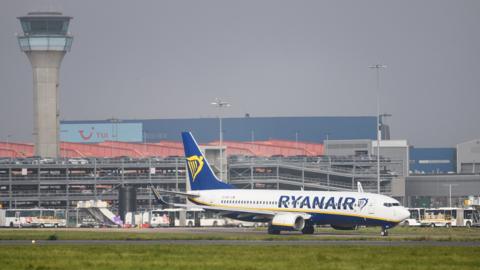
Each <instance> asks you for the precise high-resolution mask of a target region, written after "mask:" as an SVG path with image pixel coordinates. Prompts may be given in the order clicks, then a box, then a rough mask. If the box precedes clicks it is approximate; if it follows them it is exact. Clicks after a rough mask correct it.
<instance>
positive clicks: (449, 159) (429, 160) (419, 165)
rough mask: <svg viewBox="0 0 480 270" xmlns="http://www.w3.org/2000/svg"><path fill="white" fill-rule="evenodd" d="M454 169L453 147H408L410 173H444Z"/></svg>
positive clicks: (454, 153) (454, 156) (454, 150)
mask: <svg viewBox="0 0 480 270" xmlns="http://www.w3.org/2000/svg"><path fill="white" fill-rule="evenodd" d="M455 171H456V149H455V148H414V147H411V148H410V172H411V173H412V174H445V173H452V172H455Z"/></svg>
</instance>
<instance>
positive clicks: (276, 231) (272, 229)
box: [268, 225, 280, 234]
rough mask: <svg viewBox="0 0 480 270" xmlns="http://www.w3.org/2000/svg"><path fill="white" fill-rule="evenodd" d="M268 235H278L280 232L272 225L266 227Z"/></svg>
mask: <svg viewBox="0 0 480 270" xmlns="http://www.w3.org/2000/svg"><path fill="white" fill-rule="evenodd" d="M268 234H280V230H278V229H275V228H274V227H273V226H272V225H270V226H268Z"/></svg>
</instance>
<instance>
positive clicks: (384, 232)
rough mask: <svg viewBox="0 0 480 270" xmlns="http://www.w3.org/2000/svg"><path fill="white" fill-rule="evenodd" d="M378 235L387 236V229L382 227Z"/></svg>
mask: <svg viewBox="0 0 480 270" xmlns="http://www.w3.org/2000/svg"><path fill="white" fill-rule="evenodd" d="M380 235H381V236H388V230H387V228H383V227H382V231H381V232H380Z"/></svg>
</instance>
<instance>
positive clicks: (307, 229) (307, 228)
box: [302, 225, 315, 234]
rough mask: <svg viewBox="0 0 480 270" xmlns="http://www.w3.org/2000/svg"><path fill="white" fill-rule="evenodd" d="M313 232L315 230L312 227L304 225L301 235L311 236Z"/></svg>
mask: <svg viewBox="0 0 480 270" xmlns="http://www.w3.org/2000/svg"><path fill="white" fill-rule="evenodd" d="M314 232H315V228H314V227H313V226H312V225H305V227H303V229H302V233H303V234H313V233H314Z"/></svg>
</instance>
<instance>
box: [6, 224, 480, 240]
mask: <svg viewBox="0 0 480 270" xmlns="http://www.w3.org/2000/svg"><path fill="white" fill-rule="evenodd" d="M389 232H390V235H389V236H388V237H381V236H379V229H378V228H361V229H359V230H355V231H337V230H333V229H330V228H320V229H317V231H316V233H315V235H302V234H298V233H293V234H292V233H290V234H288V235H268V234H267V233H266V231H265V229H259V230H253V229H246V230H245V231H242V232H236V233H232V232H228V231H225V232H210V231H208V230H205V231H202V230H201V229H199V231H197V232H188V231H180V232H179V231H175V230H173V231H172V230H169V229H168V228H167V229H162V230H154V229H141V230H133V229H126V230H111V229H96V230H75V229H72V230H64V229H43V230H41V229H0V240H32V239H35V240H48V239H51V238H55V239H60V240H279V241H289V240H312V241H314V240H332V241H334V240H382V241H385V240H387V241H405V240H411V241H423V240H434V241H480V228H411V227H397V228H394V229H392V230H390V231H389Z"/></svg>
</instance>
